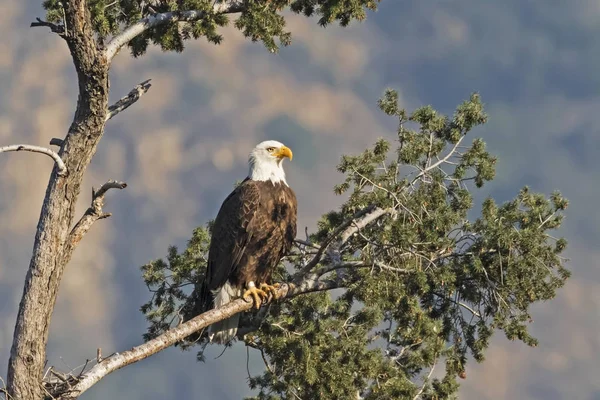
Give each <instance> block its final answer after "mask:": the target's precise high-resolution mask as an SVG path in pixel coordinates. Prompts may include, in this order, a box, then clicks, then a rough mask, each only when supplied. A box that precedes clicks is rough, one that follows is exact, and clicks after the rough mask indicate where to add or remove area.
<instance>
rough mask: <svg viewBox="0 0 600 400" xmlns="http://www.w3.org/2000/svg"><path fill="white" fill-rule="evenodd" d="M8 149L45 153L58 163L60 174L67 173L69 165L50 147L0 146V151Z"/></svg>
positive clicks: (27, 145) (3, 151)
mask: <svg viewBox="0 0 600 400" xmlns="http://www.w3.org/2000/svg"><path fill="white" fill-rule="evenodd" d="M8 151H31V152H33V153H40V154H45V155H47V156H49V157H52V159H53V160H54V162H55V163H56V167H57V168H58V175H60V176H65V175H67V167H66V166H65V163H64V162H63V160H62V159H61V158H60V156H59V155H58V153H56V152H54V151H52V150H50V149H47V148H45V147H40V146H32V145H29V144H13V145H10V146H4V147H0V153H5V152H8Z"/></svg>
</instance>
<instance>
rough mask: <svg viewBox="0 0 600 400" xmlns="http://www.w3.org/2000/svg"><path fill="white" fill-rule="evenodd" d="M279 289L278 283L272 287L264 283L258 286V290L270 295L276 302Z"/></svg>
mask: <svg viewBox="0 0 600 400" xmlns="http://www.w3.org/2000/svg"><path fill="white" fill-rule="evenodd" d="M280 287H281V284H280V283H274V284H272V285H267V284H266V283H261V284H260V288H261V289H262V290H264V291H265V292H267V293H270V294H271V296H273V298H274V299H275V300H277V299H278V298H279V292H278V290H279V288H280Z"/></svg>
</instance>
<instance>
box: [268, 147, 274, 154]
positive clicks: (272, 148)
mask: <svg viewBox="0 0 600 400" xmlns="http://www.w3.org/2000/svg"><path fill="white" fill-rule="evenodd" d="M267 151H268V152H269V153H272V152H274V151H275V147H267Z"/></svg>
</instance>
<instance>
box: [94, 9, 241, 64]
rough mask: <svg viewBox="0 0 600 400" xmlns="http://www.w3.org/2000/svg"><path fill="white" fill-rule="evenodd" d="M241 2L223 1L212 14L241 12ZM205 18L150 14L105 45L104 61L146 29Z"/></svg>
mask: <svg viewBox="0 0 600 400" xmlns="http://www.w3.org/2000/svg"><path fill="white" fill-rule="evenodd" d="M242 4H243V2H242V1H239V0H234V1H224V2H221V3H217V4H214V5H213V12H215V13H220V14H234V13H238V12H241V11H243V9H244V6H243V5H242ZM205 16H206V12H205V11H199V10H188V11H173V12H166V13H161V14H152V15H149V16H147V17H145V18H142V19H141V20H139V21H138V22H136V23H135V24H133V25H131V26H130V27H129V28H127V29H125V30H124V31H123V32H121V33H120V34H118V35H117V36H115V37H114V38H113V39H112V40H111V41H110V42H108V44H107V45H106V50H105V54H106V59H107V60H108V62H110V61H111V60H112V59H113V58H114V56H115V55H116V54H117V53H118V52H119V50H120V49H121V48H122V47H123V46H125V45H126V44H127V43H129V42H130V41H132V40H133V39H134V38H136V37H137V36H139V35H141V34H142V33H144V32H145V31H147V30H148V29H151V28H154V27H156V26H159V25H163V24H168V23H171V22H185V21H198V20H201V19H202V18H204V17H205Z"/></svg>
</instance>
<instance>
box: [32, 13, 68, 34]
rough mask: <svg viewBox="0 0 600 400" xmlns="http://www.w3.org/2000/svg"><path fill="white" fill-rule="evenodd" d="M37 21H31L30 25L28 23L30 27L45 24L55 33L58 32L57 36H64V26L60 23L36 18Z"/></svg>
mask: <svg viewBox="0 0 600 400" xmlns="http://www.w3.org/2000/svg"><path fill="white" fill-rule="evenodd" d="M36 21H37V22H32V23H31V25H29V26H30V27H31V28H36V27H40V26H47V27H48V28H50V30H51V31H52V32H54V33H56V34H58V36H61V37H65V35H66V34H65V27H64V26H62V25H58V24H54V23H52V22H48V21H42V20H41V19H39V18H36Z"/></svg>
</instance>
